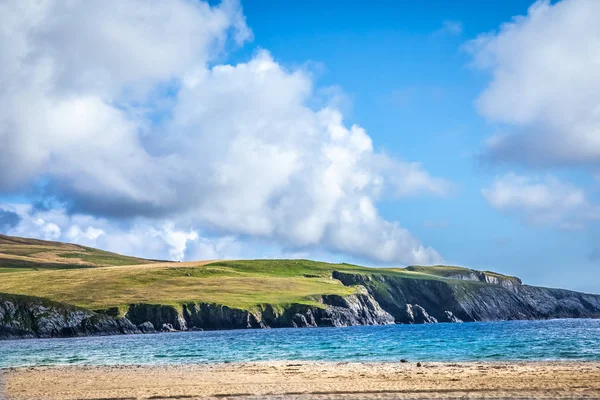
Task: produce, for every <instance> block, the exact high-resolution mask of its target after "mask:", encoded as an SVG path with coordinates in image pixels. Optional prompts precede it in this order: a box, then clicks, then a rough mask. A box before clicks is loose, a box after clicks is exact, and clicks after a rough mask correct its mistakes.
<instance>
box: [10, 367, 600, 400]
mask: <svg viewBox="0 0 600 400" xmlns="http://www.w3.org/2000/svg"><path fill="white" fill-rule="evenodd" d="M3 372H4V378H5V385H6V386H5V389H6V393H5V395H6V398H7V400H30V399H40V400H54V399H61V400H73V399H81V400H91V399H114V400H116V399H150V398H151V399H155V400H156V399H175V398H207V399H211V398H212V399H214V398H235V399H244V398H246V399H254V398H261V399H263V398H271V399H278V398H286V399H287V398H292V399H358V398H360V399H370V398H373V399H374V398H379V399H381V398H383V399H388V398H460V397H465V396H467V397H469V398H597V397H600V362H585V361H557V362H547V361H531V362H504V361H502V362H476V361H472V362H424V363H422V365H421V366H420V367H419V366H418V364H417V363H416V362H406V363H401V362H297V361H276V362H274V361H269V362H252V363H218V364H183V365H153V366H60V367H28V368H8V369H5V370H4V371H3Z"/></svg>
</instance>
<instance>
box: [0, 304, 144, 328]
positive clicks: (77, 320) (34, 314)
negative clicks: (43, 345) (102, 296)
mask: <svg viewBox="0 0 600 400" xmlns="http://www.w3.org/2000/svg"><path fill="white" fill-rule="evenodd" d="M129 333H140V330H139V329H138V328H137V327H136V326H135V325H134V324H132V323H131V322H130V321H129V320H127V319H125V318H115V317H111V316H108V315H105V314H98V313H95V312H93V311H89V310H86V309H83V308H79V307H74V306H70V305H67V304H63V303H58V302H54V301H49V300H46V299H41V298H37V297H30V296H18V295H7V294H0V339H21V338H34V337H35V338H51V337H73V336H89V335H118V334H129Z"/></svg>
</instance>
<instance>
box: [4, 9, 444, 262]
mask: <svg viewBox="0 0 600 400" xmlns="http://www.w3.org/2000/svg"><path fill="white" fill-rule="evenodd" d="M0 15H2V17H1V18H2V22H3V26H4V27H5V28H4V29H3V30H1V31H0V48H2V49H3V51H2V54H1V55H0V83H1V85H0V143H2V146H1V147H0V193H2V192H3V193H8V194H11V193H23V192H25V191H27V190H30V189H31V188H32V187H36V188H38V189H39V188H41V189H43V195H44V196H45V197H46V198H52V199H55V200H56V202H57V203H58V204H60V205H61V206H60V207H59V210H54V213H53V210H39V209H35V208H31V207H29V208H28V207H25V208H22V209H20V210H18V211H19V212H18V213H17V214H18V216H19V222H18V223H17V224H14V223H11V224H12V225H10V227H9V228H10V229H8V228H4V229H5V230H10V232H12V233H19V232H27V233H28V235H32V233H33V235H34V236H35V235H37V236H43V237H44V238H50V239H61V240H70V241H75V242H84V243H86V244H90V245H95V244H99V243H100V244H102V245H103V246H104V247H105V248H108V249H110V250H113V251H121V252H124V253H130V254H131V253H132V251H131V250H132V249H134V250H135V249H137V247H136V246H144V245H142V244H141V243H142V241H144V242H147V240H146V239H147V238H148V235H150V236H151V237H153V238H157V239H160V240H157V242H158V243H161V244H160V245H159V247H160V246H162V247H160V249H158V248H151V247H150V248H148V249H147V252H148V253H150V254H152V255H153V256H154V257H159V255H160V254H164V256H163V257H167V256H168V257H170V258H174V259H182V258H186V257H187V258H189V257H192V256H193V255H199V254H198V252H194V250H193V249H194V248H199V247H200V248H204V249H205V251H204V252H203V253H202V252H201V253H202V254H203V255H204V256H206V255H207V254H209V253H210V251H212V253H210V254H214V255H215V256H219V255H222V254H225V253H226V251H223V249H225V248H227V246H231V245H232V243H234V242H235V243H237V242H238V241H239V240H244V238H250V239H257V238H258V239H260V240H268V241H271V242H272V243H274V244H275V245H276V246H280V247H282V248H293V249H298V250H299V251H303V250H306V249H317V250H325V251H329V252H333V253H343V254H348V255H351V256H355V257H358V258H363V259H367V260H371V261H374V262H381V263H423V264H427V263H437V262H440V261H441V260H442V258H441V256H440V255H439V254H438V253H437V252H436V251H435V250H434V249H432V248H431V247H427V246H425V245H423V244H422V243H421V242H420V241H419V240H418V239H417V238H415V237H414V236H413V235H412V234H411V233H410V232H408V231H407V230H406V229H404V228H402V227H401V226H400V225H399V223H398V222H395V221H388V220H386V219H385V218H383V217H382V216H381V215H380V213H379V212H378V210H377V206H376V204H377V201H378V200H379V199H380V198H382V197H383V196H391V197H396V198H402V197H406V196H415V195H436V196H444V195H446V194H447V193H448V191H449V189H450V185H449V184H448V183H447V182H446V181H445V180H443V179H440V178H437V177H433V176H431V175H430V174H429V173H428V172H427V171H426V170H425V169H424V168H423V166H422V165H420V164H419V163H417V162H405V161H400V160H396V159H393V158H390V157H388V156H386V155H385V154H384V153H382V152H378V151H376V150H375V148H374V146H373V143H372V140H371V138H370V137H369V135H368V134H367V132H366V131H365V130H364V129H363V128H362V127H360V126H358V125H347V124H345V123H344V119H343V115H342V113H341V111H340V110H338V109H337V107H336V106H335V104H336V102H337V101H336V99H331V101H326V102H325V104H324V105H323V106H321V107H319V108H317V109H315V108H312V107H310V106H309V105H310V104H314V101H313V100H314V97H315V88H314V82H313V79H312V76H311V74H310V71H307V70H304V69H293V70H290V69H287V68H285V67H283V66H282V65H281V64H280V63H278V62H277V61H276V60H275V59H274V57H273V56H272V55H271V54H270V53H269V52H268V51H266V50H262V51H259V52H257V53H256V54H255V55H254V56H253V57H252V58H251V59H250V60H248V61H247V62H243V63H239V64H236V65H229V64H225V63H222V59H223V58H224V57H226V53H227V51H228V50H231V49H232V48H235V47H236V46H241V45H243V43H244V42H246V41H248V40H250V39H251V38H252V33H251V30H250V29H249V28H248V27H247V26H246V23H245V19H244V17H243V12H242V10H241V7H240V6H239V4H237V3H236V2H232V1H224V2H223V3H221V4H219V5H217V6H213V7H210V6H209V5H208V4H206V3H204V2H198V1H191V0H189V1H188V0H167V1H163V2H148V1H142V0H127V1H121V0H119V1H116V0H114V1H103V2H94V1H91V2H58V1H51V0H46V1H37V2H34V1H31V2H22V1H8V2H3V3H2V4H0ZM11 207H13V208H14V205H13V206H11ZM5 208H7V207H5ZM4 212H12V213H15V212H16V211H15V210H8V209H6V210H5V211H4ZM44 213H47V214H46V215H44ZM36 221H37V222H36ZM98 221H101V223H99V222H98ZM199 231H209V232H212V235H216V237H217V239H216V240H213V239H206V238H204V237H203V236H201V235H199V233H198V232H199ZM36 232H37V233H36ZM108 237H113V238H115V239H114V240H110V239H108ZM213 237H214V236H213ZM117 242H120V243H125V244H127V246H128V248H125V249H122V248H121V245H119V244H118V243H117ZM190 249H192V250H190ZM211 249H212V250H211ZM134 252H135V253H137V254H138V255H141V254H139V253H140V252H139V251H137V250H135V251H134ZM209 258H211V257H209Z"/></svg>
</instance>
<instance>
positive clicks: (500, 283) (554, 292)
mask: <svg viewBox="0 0 600 400" xmlns="http://www.w3.org/2000/svg"><path fill="white" fill-rule="evenodd" d="M475 272H478V271H475ZM332 278H334V279H337V280H339V281H340V282H342V284H344V285H346V286H355V287H357V294H355V295H351V296H345V297H341V296H335V295H329V296H321V297H320V298H319V299H318V302H319V303H320V304H319V305H318V306H315V305H307V304H288V305H285V306H284V305H278V306H274V305H270V304H262V305H257V306H256V307H254V308H253V309H252V310H243V309H237V308H230V307H227V306H223V305H218V304H211V303H185V304H181V305H179V306H172V305H160V304H132V305H130V306H129V309H128V311H127V312H126V314H125V317H120V316H119V310H118V309H116V308H112V309H107V310H96V311H95V312H94V311H90V310H86V309H82V308H78V307H73V306H70V305H66V304H61V303H57V302H52V301H48V300H45V299H40V298H35V297H28V296H15V295H4V294H0V339H10V338H33V337H40V338H48V337H71V336H85V335H113V334H130V333H154V332H160V331H163V332H164V331H185V330H217V329H249V328H287V327H341V326H352V325H382V324H393V323H401V324H421V323H438V322H463V321H496V320H514V319H548V318H600V296H599V295H591V294H584V293H577V292H573V291H569V290H561V289H547V288H540V287H534V286H527V285H522V284H521V282H520V281H519V280H518V279H516V278H506V279H503V277H501V276H497V275H495V274H490V273H484V272H482V273H480V274H478V273H473V274H471V273H468V274H467V275H464V274H463V275H461V276H460V277H453V278H452V279H449V278H447V277H446V278H439V277H431V278H423V277H419V278H413V277H403V276H400V275H391V274H369V275H361V274H352V273H344V272H338V271H334V272H333V275H332Z"/></svg>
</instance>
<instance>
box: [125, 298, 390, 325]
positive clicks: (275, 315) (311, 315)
mask: <svg viewBox="0 0 600 400" xmlns="http://www.w3.org/2000/svg"><path fill="white" fill-rule="evenodd" d="M319 302H320V303H321V306H319V307H317V306H310V305H306V304H289V305H286V306H277V307H274V306H273V305H270V304H264V305H258V306H257V307H256V308H255V309H253V310H251V311H249V310H242V309H238V308H231V307H227V306H223V305H219V304H213V303H186V304H182V306H181V309H179V310H178V309H177V307H175V306H165V305H153V304H134V305H131V306H130V307H129V311H128V312H127V314H126V318H127V319H128V320H129V321H131V322H132V323H133V324H136V325H137V326H138V327H139V329H140V330H141V331H143V332H148V331H149V327H150V326H153V327H163V326H167V327H173V328H174V329H175V330H220V329H252V328H305V327H319V326H322V327H334V326H337V327H342V326H354V325H385V324H393V323H394V317H393V316H392V315H390V314H389V313H388V312H386V311H385V310H383V309H382V308H381V306H380V305H379V304H378V303H377V302H376V301H375V299H373V297H372V296H371V295H369V294H368V293H366V291H365V293H359V294H356V295H350V296H345V297H341V296H334V295H331V296H322V297H321V298H320V299H319ZM163 330H164V329H163Z"/></svg>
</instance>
